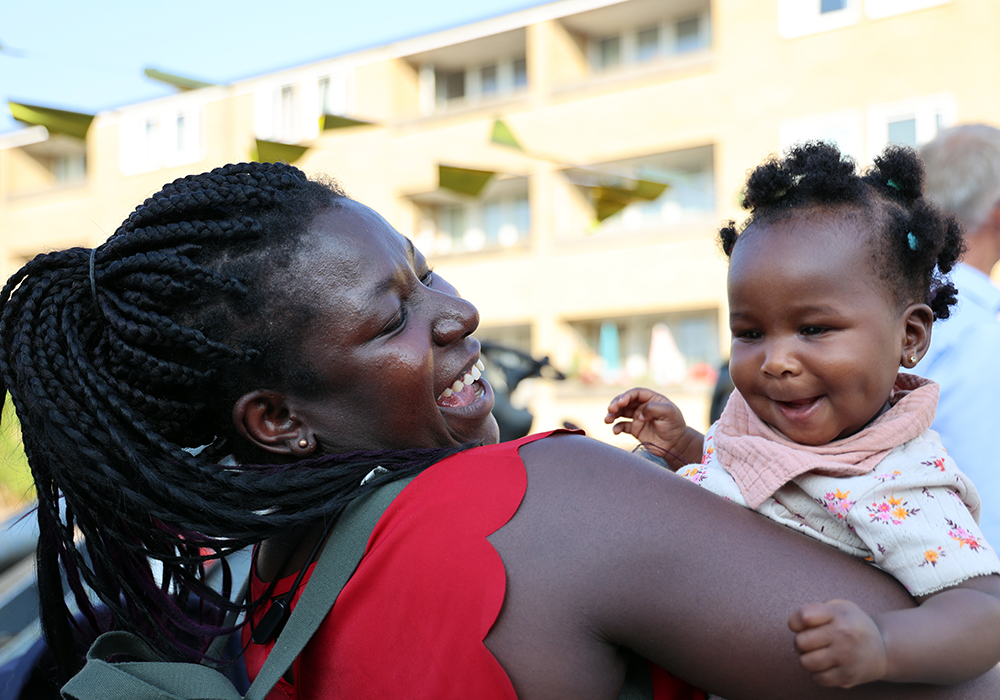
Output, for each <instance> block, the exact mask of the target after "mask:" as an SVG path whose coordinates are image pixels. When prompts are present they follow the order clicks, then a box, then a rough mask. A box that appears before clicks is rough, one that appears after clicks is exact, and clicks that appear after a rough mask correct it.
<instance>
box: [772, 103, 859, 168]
mask: <svg viewBox="0 0 1000 700" xmlns="http://www.w3.org/2000/svg"><path fill="white" fill-rule="evenodd" d="M864 132H865V120H864V115H863V113H862V112H861V110H857V109H848V110H842V111H838V112H830V113H827V114H815V115H809V116H807V117H799V118H796V119H788V120H786V121H784V122H782V123H781V127H780V131H779V133H780V139H781V149H782V150H785V149H787V148H789V147H790V146H792V145H793V144H795V143H800V142H802V141H829V142H831V143H835V144H836V145H837V147H838V148H839V149H840V151H841V152H842V153H846V154H848V155H850V156H852V157H854V158H855V159H858V160H861V159H863V158H864V155H865V149H864Z"/></svg>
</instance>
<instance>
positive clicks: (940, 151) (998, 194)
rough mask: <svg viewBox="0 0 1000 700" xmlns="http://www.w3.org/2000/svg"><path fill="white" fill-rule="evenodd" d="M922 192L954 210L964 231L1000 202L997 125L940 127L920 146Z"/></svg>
mask: <svg viewBox="0 0 1000 700" xmlns="http://www.w3.org/2000/svg"><path fill="white" fill-rule="evenodd" d="M920 157H921V158H922V159H923V161H924V169H925V171H926V183H925V186H924V194H925V195H926V196H927V197H928V198H929V199H930V200H931V201H933V202H934V203H935V204H937V205H938V206H939V207H941V208H942V209H944V210H945V211H946V212H948V213H950V214H954V215H955V216H956V217H957V218H958V220H959V222H960V223H961V224H962V229H963V230H964V231H965V233H966V234H971V233H973V232H974V231H976V229H978V228H979V227H980V225H982V223H983V222H984V221H986V218H987V216H989V213H990V212H991V211H992V210H993V208H994V207H996V206H997V205H998V204H1000V129H996V128H994V127H992V126H988V125H986V124H965V125H962V126H956V127H953V128H951V129H947V130H945V131H942V132H941V133H940V134H938V135H937V137H936V138H934V140H932V141H930V142H929V143H927V144H926V145H924V146H923V147H922V148H921V149H920Z"/></svg>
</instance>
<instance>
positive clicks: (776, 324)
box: [729, 214, 906, 445]
mask: <svg viewBox="0 0 1000 700" xmlns="http://www.w3.org/2000/svg"><path fill="white" fill-rule="evenodd" d="M729 313H730V316H729V318H730V329H731V330H732V335H733V344H732V354H731V359H730V373H731V375H732V378H733V383H734V384H735V385H736V388H737V389H739V391H740V393H741V394H742V395H743V397H744V398H745V399H746V400H747V403H748V404H749V405H750V408H751V409H753V411H754V413H756V414H757V415H758V416H759V417H760V418H761V419H762V420H763V421H764V422H765V423H767V424H768V425H770V426H771V427H773V428H775V429H777V430H778V431H780V432H781V433H783V434H784V435H785V436H786V437H788V438H789V439H791V440H794V441H795V442H798V443H800V444H804V445H822V444H825V443H827V442H830V441H831V440H836V439H838V438H844V437H847V436H849V435H851V434H853V433H855V432H857V431H858V430H860V429H861V428H862V427H863V426H864V425H865V424H867V423H868V422H869V421H870V420H872V419H873V418H874V417H876V416H877V415H878V414H879V413H880V412H881V411H882V410H883V408H884V407H885V406H886V401H887V400H888V398H889V394H890V392H891V390H892V385H893V383H894V381H895V378H896V373H897V371H898V369H899V366H900V363H901V361H902V360H903V357H904V354H903V353H904V346H905V342H906V320H905V310H902V309H899V308H897V304H895V303H894V301H893V299H892V298H891V296H890V294H889V293H888V290H887V289H886V288H885V286H884V284H883V283H881V282H880V281H879V279H878V278H877V277H876V273H875V270H874V267H873V260H872V255H871V252H870V249H869V244H868V236H867V234H863V233H860V232H858V230H857V224H854V223H851V222H849V221H846V220H845V219H842V218H839V217H831V216H830V215H828V214H827V215H817V214H813V215H811V216H810V215H795V216H793V217H792V218H789V219H786V220H784V221H780V222H778V223H776V224H756V225H753V226H751V227H750V228H749V229H748V230H747V231H746V232H745V233H744V235H743V236H741V237H740V239H739V241H738V242H737V244H736V247H735V248H734V249H733V253H732V257H731V259H730V263H729Z"/></svg>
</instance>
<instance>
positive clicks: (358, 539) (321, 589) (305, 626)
mask: <svg viewBox="0 0 1000 700" xmlns="http://www.w3.org/2000/svg"><path fill="white" fill-rule="evenodd" d="M410 481H412V478H411V479H398V480H396V481H391V482H389V483H388V484H386V485H385V486H381V487H377V488H375V489H373V490H372V491H371V492H370V493H367V494H365V495H363V496H359V497H358V498H356V499H355V500H354V501H352V502H351V504H350V505H349V506H347V508H345V509H344V512H343V514H342V515H341V516H340V520H339V521H338V522H337V524H336V525H335V526H334V528H333V535H331V536H330V539H329V541H327V543H326V547H324V548H323V552H322V554H320V557H319V561H317V562H316V568H314V569H313V572H312V574H311V575H310V576H309V583H308V584H306V587H305V590H303V591H302V595H301V596H300V597H299V600H298V602H297V603H296V604H295V609H294V610H292V615H291V617H289V618H288V623H287V624H286V625H285V629H284V630H282V632H281V634H280V635H278V640H277V641H276V642H275V643H274V648H273V649H271V653H270V654H268V655H267V659H266V660H265V661H264V665H263V666H262V667H261V669H260V673H258V674H257V678H255V679H254V682H253V684H252V685H251V686H250V690H249V691H247V694H246V700H263V699H264V697H265V696H266V695H267V694H268V693H269V692H270V691H271V688H272V687H274V684H275V683H277V682H278V679H279V678H281V677H282V676H283V675H284V674H285V671H287V670H288V668H289V666H291V665H292V662H293V661H295V659H296V657H298V655H299V653H300V652H301V651H302V649H303V648H304V647H305V645H306V642H308V641H309V639H310V638H311V637H312V636H313V633H314V632H315V631H316V630H317V629H318V628H319V626H320V623H322V622H323V619H324V618H325V617H326V615H327V613H328V612H330V609H331V608H332V607H333V604H334V602H335V601H336V600H337V597H338V596H339V595H340V591H341V589H343V587H344V585H345V584H346V583H347V581H348V579H350V578H351V576H352V575H353V574H354V570H355V569H357V568H358V564H359V563H360V562H361V557H363V556H364V553H365V549H367V547H368V538H369V537H370V536H371V533H372V530H374V529H375V525H376V524H377V523H378V521H379V518H381V517H382V514H383V513H384V512H385V510H386V508H388V507H389V504H391V503H392V502H393V500H394V499H395V498H396V496H398V495H399V493H400V491H402V490H403V489H404V488H406V485H407V484H409V483H410Z"/></svg>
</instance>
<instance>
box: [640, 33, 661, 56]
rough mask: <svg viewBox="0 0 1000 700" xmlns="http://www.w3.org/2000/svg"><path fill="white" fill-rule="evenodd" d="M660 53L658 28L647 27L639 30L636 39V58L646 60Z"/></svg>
mask: <svg viewBox="0 0 1000 700" xmlns="http://www.w3.org/2000/svg"><path fill="white" fill-rule="evenodd" d="M659 54H660V28H659V27H649V28H647V29H643V30H641V31H640V32H639V35H638V37H637V41H636V58H637V59H638V60H639V61H648V60H650V59H653V58H656V57H657V56H658V55H659Z"/></svg>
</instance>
